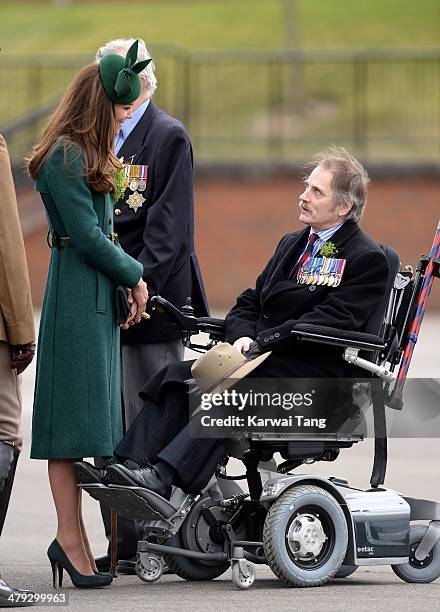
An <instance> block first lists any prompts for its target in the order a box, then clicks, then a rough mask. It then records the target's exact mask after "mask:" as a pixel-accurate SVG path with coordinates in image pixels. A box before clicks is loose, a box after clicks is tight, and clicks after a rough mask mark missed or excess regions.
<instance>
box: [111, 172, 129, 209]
mask: <svg viewBox="0 0 440 612" xmlns="http://www.w3.org/2000/svg"><path fill="white" fill-rule="evenodd" d="M126 188H127V180H126V178H125V172H124V168H118V169H117V170H116V172H115V190H114V192H113V193H112V200H113V204H116V202H117V201H118V200H119V199H120V198H122V196H123V195H124V193H125V190H126Z"/></svg>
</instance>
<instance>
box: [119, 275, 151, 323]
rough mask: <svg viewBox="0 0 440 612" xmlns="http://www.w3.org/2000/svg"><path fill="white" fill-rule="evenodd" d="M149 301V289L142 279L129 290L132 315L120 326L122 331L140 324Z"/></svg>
mask: <svg viewBox="0 0 440 612" xmlns="http://www.w3.org/2000/svg"><path fill="white" fill-rule="evenodd" d="M147 301H148V289H147V284H146V283H145V281H144V280H143V279H142V278H140V279H139V282H138V284H137V285H136V287H133V289H128V303H129V304H130V309H131V314H130V315H129V317H128V319H127V321H126V322H125V323H123V324H122V325H120V327H121V329H128V328H129V327H131V326H132V325H135V324H136V323H140V322H141V320H142V315H143V314H144V313H145V308H146V306H147Z"/></svg>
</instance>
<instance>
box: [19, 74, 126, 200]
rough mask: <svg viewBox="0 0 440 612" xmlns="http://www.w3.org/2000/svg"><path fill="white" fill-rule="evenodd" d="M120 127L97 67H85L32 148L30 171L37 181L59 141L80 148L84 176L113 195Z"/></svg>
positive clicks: (100, 191)
mask: <svg viewBox="0 0 440 612" xmlns="http://www.w3.org/2000/svg"><path fill="white" fill-rule="evenodd" d="M115 131H116V124H115V116H114V110H113V103H112V101H111V100H110V98H109V97H108V96H107V94H106V93H105V91H104V88H103V86H102V83H101V78H100V76H99V69H98V65H97V64H90V65H88V66H85V67H84V68H82V69H81V70H80V71H79V72H78V74H77V75H76V76H75V77H74V79H73V80H72V82H71V83H70V85H69V86H68V87H67V90H66V92H65V94H64V95H63V97H62V98H61V100H60V102H59V103H58V106H57V108H56V109H55V111H54V112H53V114H52V116H51V117H50V119H49V122H48V124H47V125H46V127H45V128H44V130H43V133H42V135H41V138H40V141H39V142H38V143H37V144H36V145H35V146H34V148H33V149H32V154H31V156H30V158H29V159H28V160H27V161H28V171H29V174H30V176H31V178H32V179H33V180H35V179H36V176H37V174H38V171H39V169H40V167H41V164H42V163H43V162H44V160H45V159H46V157H47V155H48V153H49V151H50V149H51V148H52V146H53V145H54V144H55V142H56V141H57V140H58V139H60V138H62V139H63V141H64V143H65V150H66V146H68V145H69V144H71V145H72V144H74V145H77V146H78V147H79V148H80V149H81V151H82V153H83V156H84V177H85V179H86V181H87V183H88V185H89V186H90V187H91V188H92V189H93V190H94V191H97V192H99V193H107V192H113V191H114V189H115V180H114V174H115V170H116V168H119V167H120V166H121V164H120V162H119V160H118V159H117V158H116V157H115V155H114V154H113V140H114V137H115Z"/></svg>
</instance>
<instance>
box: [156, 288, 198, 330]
mask: <svg viewBox="0 0 440 612" xmlns="http://www.w3.org/2000/svg"><path fill="white" fill-rule="evenodd" d="M150 303H151V304H152V306H153V309H157V310H158V311H159V312H163V313H164V314H165V315H167V317H169V319H170V320H171V321H172V322H173V323H174V324H175V325H177V327H178V328H179V329H180V330H181V331H187V332H193V333H194V334H198V333H199V330H198V327H197V319H196V318H195V317H193V316H188V315H185V314H183V312H181V311H180V310H179V309H178V308H176V307H175V306H173V304H171V302H169V301H168V300H166V299H165V298H163V297H162V296H160V295H153V297H152V298H151V299H150Z"/></svg>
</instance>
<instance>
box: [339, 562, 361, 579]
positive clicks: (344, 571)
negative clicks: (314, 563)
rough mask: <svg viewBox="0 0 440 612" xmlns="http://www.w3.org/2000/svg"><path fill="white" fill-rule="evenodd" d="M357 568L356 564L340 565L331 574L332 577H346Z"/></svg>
mask: <svg viewBox="0 0 440 612" xmlns="http://www.w3.org/2000/svg"><path fill="white" fill-rule="evenodd" d="M357 569H359V566H358V565H341V567H340V568H339V569H338V571H337V572H336V574H335V575H334V576H333V577H334V578H348V577H349V576H351V575H352V574H354V573H355V571H356V570H357Z"/></svg>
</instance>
